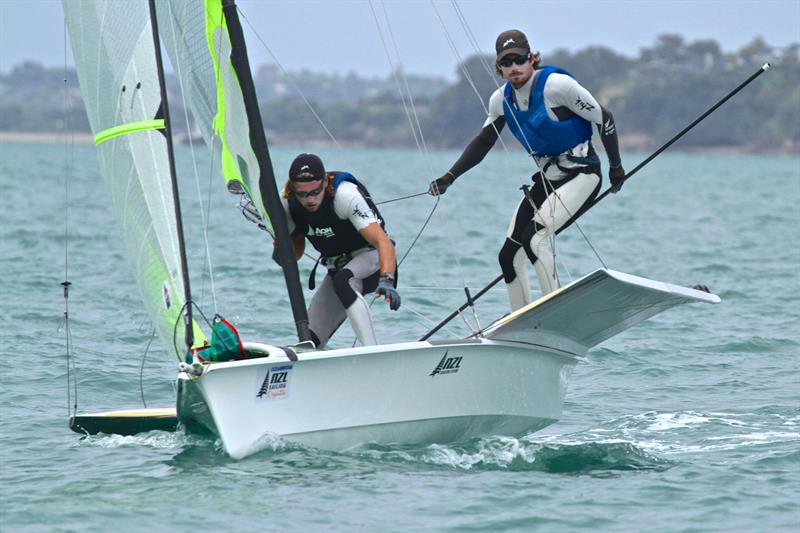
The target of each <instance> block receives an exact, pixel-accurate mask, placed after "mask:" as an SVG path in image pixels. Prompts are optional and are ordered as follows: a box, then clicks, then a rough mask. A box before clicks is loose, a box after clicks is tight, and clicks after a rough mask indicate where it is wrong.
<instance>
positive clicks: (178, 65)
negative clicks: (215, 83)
mask: <svg viewBox="0 0 800 533" xmlns="http://www.w3.org/2000/svg"><path fill="white" fill-rule="evenodd" d="M182 5H183V7H184V9H186V8H187V6H188V4H185V3H184V4H182ZM168 9H170V11H171V10H172V4H168ZM170 14H171V15H173V16H171V17H169V22H170V29H171V30H172V35H177V32H176V30H175V18H176V16H175V14H174V13H170ZM184 14H185V13H184ZM182 18H183V17H182ZM183 30H184V27H182V28H181V41H182V42H185V39H184V37H185V31H183ZM218 33H219V36H218V37H217V39H220V40H221V39H222V37H221V36H222V32H218ZM177 44H178V43H176V45H177ZM220 44H221V41H218V42H217V49H218V50H219V49H220ZM181 63H182V61H176V63H175V65H173V66H174V68H175V72H176V74H177V75H178V85H179V86H180V89H181V98H182V99H183V117H184V120H185V121H186V131H187V137H188V138H189V152H190V153H191V155H192V169H193V172H194V182H195V187H196V189H197V199H198V205H199V206H200V220H201V223H202V226H203V244H204V248H205V256H206V257H205V260H206V265H207V266H208V270H209V285H210V288H211V301H212V302H213V305H214V311H215V312H216V311H217V292H216V287H215V286H214V277H213V268H212V261H211V247H210V246H209V244H208V226H209V223H210V217H211V194H210V192H211V184H210V180H209V195H208V206H207V207H206V209H208V213H209V218H208V219H206V209H204V208H203V192H202V191H201V190H200V173H199V172H198V170H197V157H196V154H195V149H194V140H193V139H192V137H193V136H192V128H191V124H190V123H189V110H188V106H187V105H186V104H187V102H186V94H187V93H186V90H185V87H184V85H183V71H182V67H181ZM212 143H213V137H212ZM211 161H212V164H211V165H209V170H210V172H209V177H210V176H211V175H212V173H213V168H214V166H213V161H214V155H213V144H212V146H211ZM201 280H202V278H201ZM204 293H205V280H202V281H201V285H200V301H201V302H202V301H203V297H204Z"/></svg>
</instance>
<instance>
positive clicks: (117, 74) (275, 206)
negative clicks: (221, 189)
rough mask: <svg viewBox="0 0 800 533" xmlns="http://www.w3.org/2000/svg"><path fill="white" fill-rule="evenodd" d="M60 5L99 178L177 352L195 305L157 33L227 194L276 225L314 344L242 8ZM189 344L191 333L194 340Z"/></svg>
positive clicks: (115, 1)
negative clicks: (188, 310) (190, 304)
mask: <svg viewBox="0 0 800 533" xmlns="http://www.w3.org/2000/svg"><path fill="white" fill-rule="evenodd" d="M63 5H64V13H65V18H66V21H67V26H68V28H69V34H70V40H71V43H72V48H73V55H74V57H75V63H76V68H77V72H78V79H79V81H80V85H81V93H82V95H83V98H84V103H85V106H86V109H87V114H88V116H89V122H90V124H91V127H92V132H93V133H94V136H95V144H96V145H97V149H98V154H99V158H100V164H101V169H102V173H103V176H104V178H105V181H106V183H107V185H108V189H109V190H110V191H111V196H112V202H113V204H114V208H115V212H116V213H117V215H118V217H119V219H120V222H121V225H122V231H123V235H124V240H125V242H126V245H127V248H128V257H129V258H130V259H131V261H132V263H133V267H134V274H135V277H136V279H137V282H138V284H139V288H140V290H141V293H142V298H143V300H144V302H145V305H146V307H147V310H148V312H149V314H150V316H151V318H152V320H153V322H154V324H156V326H157V328H158V331H159V333H160V335H161V338H162V341H163V342H164V343H165V346H166V347H167V349H168V351H172V350H173V344H174V343H173V336H174V333H173V331H174V329H175V326H176V324H177V323H178V321H179V319H180V314H181V309H182V308H184V303H185V300H186V297H184V294H186V293H188V290H187V289H188V274H187V273H186V272H187V270H186V266H185V264H184V261H182V260H181V253H182V246H181V241H180V239H179V238H178V233H179V229H180V228H179V222H178V223H176V220H179V217H180V213H179V208H177V207H176V206H178V203H177V202H176V193H175V192H174V191H173V189H172V185H171V180H170V156H171V154H170V149H169V148H170V147H169V146H168V142H167V140H168V135H165V131H164V130H165V115H166V110H167V109H166V102H165V98H166V96H165V93H164V96H163V97H162V87H161V84H160V83H159V72H160V68H159V64H158V62H157V60H156V48H155V45H154V37H153V32H152V28H153V27H157V28H158V33H159V37H160V39H162V40H163V42H164V45H165V47H166V49H167V51H168V53H169V55H170V57H171V60H172V65H173V67H174V68H175V73H176V75H177V76H178V78H179V81H180V85H181V89H182V91H183V95H184V101H185V103H186V106H187V107H188V108H189V109H190V110H191V112H192V116H193V117H194V120H195V124H196V126H197V128H199V130H200V131H201V133H202V135H203V138H204V140H205V142H206V143H207V144H208V146H209V147H211V150H212V155H213V156H214V157H213V160H214V163H215V166H216V165H217V164H218V165H220V167H221V171H222V175H223V177H224V178H225V181H226V182H227V186H228V189H229V190H230V191H232V192H237V193H244V194H246V195H247V196H248V197H249V198H250V200H251V201H252V202H253V204H254V205H256V206H257V208H258V210H259V212H260V213H261V214H262V218H263V220H264V221H265V222H266V223H267V224H268V225H270V222H271V226H272V228H271V229H272V233H273V234H274V235H275V238H276V240H277V244H278V249H279V253H280V254H281V257H283V258H285V259H286V260H284V261H282V263H283V264H284V265H285V268H284V277H285V279H286V283H287V288H288V290H289V297H290V302H291V305H292V313H293V315H294V318H295V325H296V327H297V331H298V335H299V337H300V339H301V340H305V339H307V338H308V319H307V316H306V310H305V302H304V301H303V294H302V289H301V288H300V281H299V273H298V270H297V265H296V263H295V261H294V260H293V259H294V258H293V249H292V245H291V240H290V238H289V235H288V230H287V225H286V219H285V217H284V215H283V208H282V206H281V203H280V199H279V197H278V191H277V184H276V183H275V177H274V175H273V171H272V163H271V160H270V157H269V151H268V149H267V145H266V139H265V136H264V130H263V126H262V124H261V118H260V113H259V111H258V105H257V102H256V97H255V89H254V87H253V83H252V77H251V74H250V67H249V64H248V62H247V51H246V48H245V45H244V39H243V36H242V35H241V27H240V26H239V22H238V16H237V12H236V6H235V4H234V3H233V1H232V0H224V1H223V0H205V1H203V0H193V1H187V0H158V1H154V0H150V2H149V4H148V2H147V0H135V1H133V0H124V1H123V0H97V1H92V2H69V1H67V0H64V3H63ZM149 6H151V7H153V8H154V9H152V10H151V9H149ZM152 17H155V18H152ZM151 21H152V22H151ZM166 129H167V130H168V129H169V124H166ZM275 213H279V216H277V217H276V216H275ZM270 244H271V243H270ZM290 257H291V260H289V258H290ZM182 269H183V271H184V275H183V277H182V276H181V271H182ZM192 329H193V330H194V337H195V342H194V345H199V344H201V343H202V342H203V340H204V337H203V335H202V332H200V331H199V328H197V327H196V325H194V326H193V328H192ZM191 336H192V335H191V331H190V330H187V339H191ZM187 342H189V341H188V340H187Z"/></svg>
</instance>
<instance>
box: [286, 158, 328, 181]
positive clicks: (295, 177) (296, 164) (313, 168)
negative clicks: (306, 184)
mask: <svg viewBox="0 0 800 533" xmlns="http://www.w3.org/2000/svg"><path fill="white" fill-rule="evenodd" d="M324 177H325V167H324V166H322V159H320V158H319V156H316V155H314V154H300V155H298V156H297V157H295V158H294V161H292V166H290V167H289V179H290V180H292V181H317V180H321V179H322V178H324Z"/></svg>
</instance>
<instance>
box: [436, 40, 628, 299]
mask: <svg viewBox="0 0 800 533" xmlns="http://www.w3.org/2000/svg"><path fill="white" fill-rule="evenodd" d="M495 51H496V53H497V59H496V62H495V69H496V71H497V73H498V74H499V75H501V76H502V77H503V78H504V79H505V80H507V83H505V84H504V85H503V86H501V87H500V88H499V89H497V90H496V91H495V92H494V94H492V96H491V97H490V98H489V116H488V118H487V119H486V121H485V122H484V124H483V129H481V131H480V133H478V135H477V136H476V137H475V138H474V139H473V140H472V141H471V142H470V143H469V144H468V145H467V147H466V148H465V149H464V152H463V153H462V154H461V156H460V157H459V158H458V160H457V161H456V162H455V164H454V165H453V166H452V167H451V168H450V170H449V171H447V172H446V173H445V174H444V175H443V176H442V177H440V178H438V179H436V180H434V181H432V182H431V184H430V188H429V190H428V192H429V194H431V195H434V196H436V195H440V194H444V192H445V191H446V190H447V188H448V187H450V185H452V184H453V182H454V181H455V179H456V178H457V177H459V176H460V175H461V174H463V173H465V172H466V171H468V170H469V169H471V168H472V167H474V166H475V165H477V164H478V163H480V162H481V161H482V160H483V158H484V157H485V156H486V154H487V153H488V152H489V150H490V149H491V148H492V146H494V144H495V142H496V141H497V137H498V136H499V135H500V132H501V131H502V130H503V127H504V126H505V125H506V124H508V127H509V128H510V129H511V132H512V133H513V134H514V137H516V138H517V140H518V141H519V142H520V143H521V144H522V146H523V147H524V148H525V150H526V151H527V152H528V154H529V155H531V156H532V158H533V160H534V162H535V163H536V165H537V166H538V168H539V170H538V171H537V172H536V173H535V174H533V176H532V180H533V185H532V186H527V185H525V186H523V188H522V189H523V198H522V199H521V200H520V202H519V204H518V205H517V208H516V209H515V210H514V214H513V216H512V217H511V222H510V224H509V228H508V232H507V234H506V240H505V242H504V244H503V247H502V249H501V250H500V254H499V257H498V259H499V261H500V267H501V269H502V271H503V278H504V280H505V282H506V288H507V289H508V299H509V302H510V304H511V308H512V310H516V309H519V308H520V307H523V306H524V305H526V304H528V303H530V301H531V296H530V286H529V282H528V277H527V273H526V271H525V255H527V257H528V259H529V260H530V262H531V263H533V267H534V270H535V271H536V275H537V277H538V279H539V286H540V288H541V290H542V294H547V293H549V292H552V291H554V290H555V289H557V288H558V286H559V282H558V275H557V273H556V265H555V256H554V248H553V242H552V241H553V239H554V237H555V232H556V231H557V230H559V229H561V228H564V227H566V226H568V225H569V224H571V223H572V222H573V221H574V220H575V219H576V218H577V217H578V216H580V215H581V213H582V212H583V210H585V209H586V208H587V207H588V206H589V205H591V202H592V201H593V200H594V198H595V197H596V195H597V193H598V191H599V190H600V184H601V172H600V159H599V158H598V156H597V154H596V153H595V150H594V147H593V146H592V141H591V137H592V124H596V125H597V127H598V131H599V134H600V139H601V141H602V143H603V147H604V148H605V151H606V154H607V155H608V161H609V167H610V168H609V177H610V179H611V186H612V190H613V191H614V192H617V191H619V188H620V187H621V186H622V182H623V181H624V177H625V171H624V170H623V168H622V161H621V159H620V155H619V145H618V142H617V130H616V127H615V125H614V118H613V117H612V116H611V113H610V112H609V111H608V110H607V109H605V108H603V107H602V106H601V105H600V104H598V103H597V100H595V98H594V97H593V96H592V95H591V94H590V93H589V91H587V90H586V89H585V88H583V87H582V86H581V85H580V84H579V83H578V82H577V81H575V79H574V78H573V77H572V76H571V75H570V73H568V72H567V71H565V70H563V69H560V68H556V67H550V66H542V65H541V56H540V55H539V53H538V52H532V51H531V48H530V45H529V44H528V39H527V37H526V36H525V34H524V33H522V32H521V31H519V30H508V31H504V32H503V33H501V34H500V35H499V36H498V37H497V42H496V43H495ZM523 254H524V255H523Z"/></svg>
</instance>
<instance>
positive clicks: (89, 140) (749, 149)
mask: <svg viewBox="0 0 800 533" xmlns="http://www.w3.org/2000/svg"><path fill="white" fill-rule="evenodd" d="M65 140H66V141H68V142H71V143H75V144H94V138H93V136H92V134H91V133H87V132H67V133H62V132H34V131H0V143H20V144H57V143H63V142H64V141H65ZM269 141H270V143H271V144H272V145H273V146H292V147H296V146H298V145H299V144H307V145H309V146H313V147H322V146H333V144H332V143H330V142H329V141H328V140H327V139H307V140H306V141H304V142H302V143H301V142H300V141H298V140H293V139H275V138H272V139H269ZM632 141H633V142H630V143H626V142H620V148H621V149H622V150H624V151H630V152H646V151H650V150H654V149H656V148H657V146H656V145H652V146H650V145H649V143H648V142H646V141H645V139H644V138H643V137H641V136H635V137H634V138H633V139H632ZM177 144H179V145H180V144H181V143H177ZM349 147H350V148H413V146H407V147H403V146H397V147H389V146H371V145H368V144H361V143H350V146H349ZM439 149H441V150H457V149H458V148H457V147H452V148H439ZM673 150H674V151H675V152H682V153H687V154H715V155H716V154H719V155H735V154H743V155H800V144H798V145H787V146H782V147H772V148H765V147H759V146H755V145H750V144H743V145H722V146H703V147H696V148H691V147H682V148H678V147H674V148H673Z"/></svg>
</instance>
